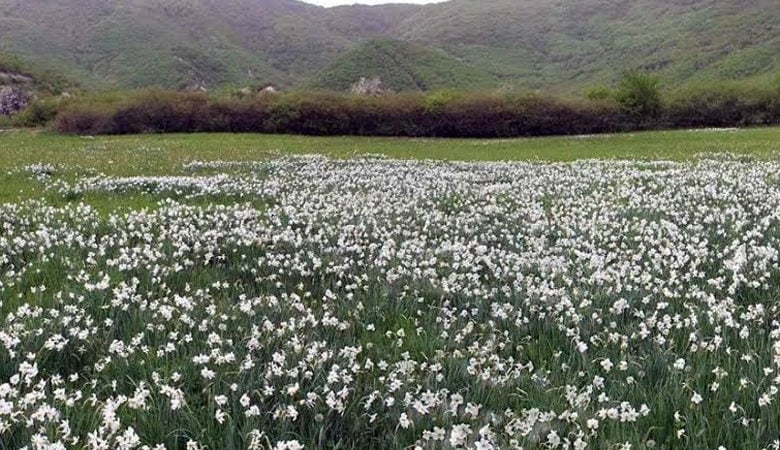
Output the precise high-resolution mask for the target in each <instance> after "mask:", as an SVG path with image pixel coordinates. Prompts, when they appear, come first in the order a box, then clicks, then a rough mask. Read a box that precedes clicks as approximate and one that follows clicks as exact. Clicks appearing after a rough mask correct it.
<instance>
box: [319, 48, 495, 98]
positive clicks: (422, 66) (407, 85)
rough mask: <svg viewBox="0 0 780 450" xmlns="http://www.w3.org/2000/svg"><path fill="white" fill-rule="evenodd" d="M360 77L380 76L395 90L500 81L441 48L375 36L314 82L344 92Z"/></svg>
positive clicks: (482, 86) (464, 86)
mask: <svg viewBox="0 0 780 450" xmlns="http://www.w3.org/2000/svg"><path fill="white" fill-rule="evenodd" d="M361 77H369V78H370V77H379V78H380V79H381V80H382V81H383V83H384V84H385V85H386V86H387V87H388V88H390V89H392V90H393V91H428V90H437V89H446V88H458V89H467V90H476V89H485V88H488V87H490V86H495V84H496V82H497V79H496V77H494V76H493V75H491V74H490V73H488V72H486V71H483V70H480V69H478V68H477V67H475V66H471V65H469V64H466V63H464V62H462V61H459V60H458V59H456V58H455V57H453V56H450V55H448V54H446V53H445V52H443V51H441V50H438V49H431V48H426V47H423V46H420V45H414V44H409V43H405V42H401V41H394V40H389V39H376V40H371V41H369V42H366V43H365V44H362V45H360V46H358V47H356V48H354V49H352V50H349V51H347V52H346V53H345V54H344V55H342V56H341V57H339V58H338V59H336V61H334V62H333V63H332V64H331V65H330V66H328V67H327V68H326V69H325V70H323V71H322V72H320V73H319V74H317V75H316V76H315V78H314V80H313V81H312V83H311V85H312V86H313V87H316V88H321V89H331V90H339V91H344V90H348V89H349V88H350V86H351V85H352V84H353V83H354V82H355V81H357V80H359V79H360V78H361Z"/></svg>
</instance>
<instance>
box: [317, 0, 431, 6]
mask: <svg viewBox="0 0 780 450" xmlns="http://www.w3.org/2000/svg"><path fill="white" fill-rule="evenodd" d="M303 1H305V2H306V3H313V4H315V5H320V6H337V5H352V4H354V3H360V4H363V5H381V4H382V3H417V4H418V5H422V4H425V3H441V2H443V1H446V0H303Z"/></svg>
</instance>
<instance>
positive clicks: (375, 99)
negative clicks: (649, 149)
mask: <svg viewBox="0 0 780 450" xmlns="http://www.w3.org/2000/svg"><path fill="white" fill-rule="evenodd" d="M620 92H621V93H622V94H621V95H620V96H617V98H607V99H599V98H596V99H580V100H565V99H555V98H549V97H542V96H539V95H529V94H499V93H462V92H436V93H427V94H420V93H409V94H386V95H382V96H365V95H349V94H337V93H329V92H292V93H285V94H268V95H252V96H248V97H245V98H242V99H230V98H214V97H210V96H208V95H206V94H202V93H176V92H166V91H156V90H153V91H140V92H133V93H126V94H99V95H94V96H87V97H84V98H81V99H78V100H75V101H70V102H68V103H67V104H66V105H65V106H64V107H63V108H62V109H61V110H60V111H59V113H58V114H57V117H56V120H55V126H56V128H57V129H58V130H59V131H61V132H64V133H75V134H96V133H111V134H128V133H167V132H258V133H286V134H306V135H365V136H412V137H416V136H431V137H478V138H489V137H513V136H547V135H567V134H568V135H571V134H592V133H608V132H617V131H627V130H635V129H642V128H651V127H655V128H658V127H694V126H743V125H758V124H772V123H778V118H780V111H779V108H780V106H779V105H780V101H779V100H778V99H779V98H780V93H776V92H775V91H773V90H772V89H770V88H768V87H762V88H760V89H759V88H752V89H747V88H746V87H744V86H742V85H738V86H737V85H735V86H734V87H733V88H730V89H725V88H723V87H718V88H716V89H714V88H707V89H703V90H694V91H685V92H683V91H680V92H679V93H678V94H677V95H675V96H672V97H671V98H669V99H668V100H667V101H666V102H665V103H664V104H662V103H661V101H660V97H659V96H658V95H657V94H658V93H657V83H656V82H654V81H653V79H652V78H650V79H648V78H646V77H645V76H644V75H642V76H640V77H638V78H631V80H627V81H625V82H624V83H623V84H622V85H621V89H620ZM49 113H50V111H49V110H46V111H42V112H41V113H40V114H33V113H32V112H31V113H30V114H31V115H33V116H35V117H41V118H42V117H45V116H46V115H47V114H49Z"/></svg>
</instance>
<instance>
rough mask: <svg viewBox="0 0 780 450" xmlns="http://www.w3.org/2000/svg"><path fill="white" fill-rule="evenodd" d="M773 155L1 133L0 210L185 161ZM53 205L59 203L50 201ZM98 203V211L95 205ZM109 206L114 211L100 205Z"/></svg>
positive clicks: (674, 142)
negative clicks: (97, 179) (42, 176)
mask: <svg viewBox="0 0 780 450" xmlns="http://www.w3.org/2000/svg"><path fill="white" fill-rule="evenodd" d="M778 151H780V128H754V129H744V130H696V131H661V132H645V133H630V134H615V135H593V136H580V137H552V138H521V139H494V140H490V139H413V138H410V139H398V138H372V137H307V136H282V135H258V134H189V135H175V134H173V135H171V134H167V135H134V136H98V137H74V136H62V135H58V134H52V133H48V132H42V131H37V130H12V131H6V132H3V133H0V202H9V201H18V200H23V199H29V198H38V197H41V196H42V195H43V194H42V192H41V190H40V188H41V186H40V184H39V183H37V182H35V181H34V180H33V179H31V178H30V177H29V176H27V175H26V174H23V173H19V172H18V171H14V169H19V168H21V167H24V166H27V165H31V164H53V165H56V166H58V168H57V176H58V177H60V178H64V179H67V180H71V179H74V178H75V177H78V176H79V175H80V174H83V172H84V170H94V171H97V172H99V173H101V174H105V175H114V176H147V175H176V174H181V173H182V172H183V169H182V165H183V164H186V163H187V162H190V161H217V160H222V161H261V160H266V159H268V158H271V157H276V156H280V155H295V154H322V155H326V156H331V157H336V158H348V157H351V156H355V155H365V154H381V155H385V156H387V157H390V158H396V159H432V160H450V161H551V162H554V161H576V160H580V159H615V158H617V159H639V160H659V159H663V160H667V159H668V160H687V159H692V158H695V157H697V156H700V155H701V154H706V153H724V152H728V153H737V154H750V155H755V156H758V157H766V156H769V155H773V154H775V153H776V152H778ZM49 200H51V201H55V202H57V203H59V202H60V201H61V200H59V199H52V198H49ZM96 202H97V203H101V202H100V201H97V200H96ZM106 203H107V205H108V206H110V205H115V204H117V203H116V201H114V200H110V199H109V200H106Z"/></svg>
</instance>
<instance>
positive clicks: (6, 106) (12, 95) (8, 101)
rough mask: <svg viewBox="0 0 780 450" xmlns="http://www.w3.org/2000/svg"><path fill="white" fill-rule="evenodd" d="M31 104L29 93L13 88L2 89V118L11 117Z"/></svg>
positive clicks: (0, 109) (0, 96)
mask: <svg viewBox="0 0 780 450" xmlns="http://www.w3.org/2000/svg"><path fill="white" fill-rule="evenodd" d="M29 103H30V94H28V93H27V91H25V90H23V89H19V88H14V87H11V86H3V87H2V88H0V116H10V115H11V114H16V113H18V112H19V111H21V110H23V109H24V108H26V107H27V105H28V104H29Z"/></svg>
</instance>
